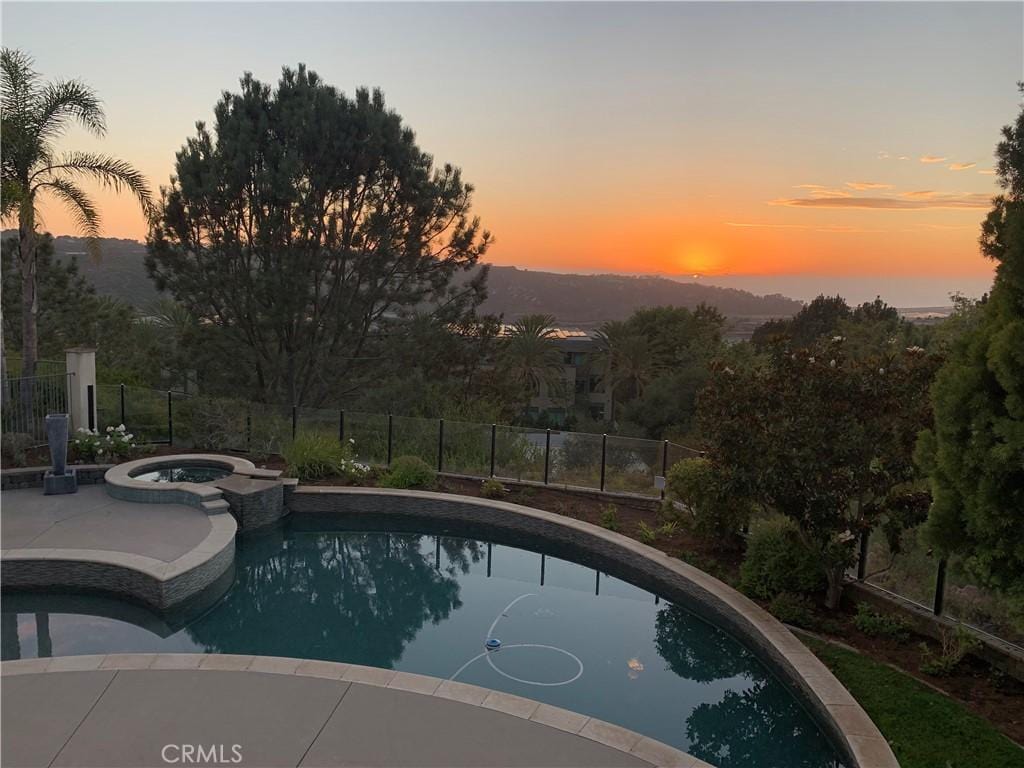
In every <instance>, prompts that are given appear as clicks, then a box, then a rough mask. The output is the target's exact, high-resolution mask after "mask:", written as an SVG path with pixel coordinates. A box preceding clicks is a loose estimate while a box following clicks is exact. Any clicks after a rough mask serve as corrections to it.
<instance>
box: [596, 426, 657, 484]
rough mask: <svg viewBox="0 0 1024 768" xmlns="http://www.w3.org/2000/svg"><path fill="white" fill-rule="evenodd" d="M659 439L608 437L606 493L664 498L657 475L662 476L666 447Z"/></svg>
mask: <svg viewBox="0 0 1024 768" xmlns="http://www.w3.org/2000/svg"><path fill="white" fill-rule="evenodd" d="M663 445H664V444H663V443H659V442H657V441H656V440H644V439H641V438H635V437H616V436H615V435H609V436H608V447H607V451H606V456H605V483H604V488H605V490H606V491H619V492H621V493H636V494H640V495H642V496H660V495H661V491H660V490H659V489H657V488H655V487H654V476H655V475H660V474H661V460H662V446H663Z"/></svg>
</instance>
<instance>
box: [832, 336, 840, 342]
mask: <svg viewBox="0 0 1024 768" xmlns="http://www.w3.org/2000/svg"><path fill="white" fill-rule="evenodd" d="M842 340H843V337H842V336H833V337H832V341H836V342H839V341H842Z"/></svg>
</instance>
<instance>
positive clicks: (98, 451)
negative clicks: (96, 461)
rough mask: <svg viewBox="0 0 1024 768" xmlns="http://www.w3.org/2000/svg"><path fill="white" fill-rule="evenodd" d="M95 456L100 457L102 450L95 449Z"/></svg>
mask: <svg viewBox="0 0 1024 768" xmlns="http://www.w3.org/2000/svg"><path fill="white" fill-rule="evenodd" d="M96 455H97V456H102V455H103V449H102V448H97V449H96Z"/></svg>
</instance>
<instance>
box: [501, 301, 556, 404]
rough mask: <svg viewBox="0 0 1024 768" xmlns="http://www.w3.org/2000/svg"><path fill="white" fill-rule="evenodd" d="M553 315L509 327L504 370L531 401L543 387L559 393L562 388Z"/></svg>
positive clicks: (522, 320) (524, 319) (529, 317)
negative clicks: (559, 388)
mask: <svg viewBox="0 0 1024 768" xmlns="http://www.w3.org/2000/svg"><path fill="white" fill-rule="evenodd" d="M554 322H555V318H554V317H553V316H552V315H524V316H523V317H521V318H519V320H517V321H516V322H515V323H514V324H513V325H512V326H510V327H509V329H508V332H507V334H506V337H505V345H504V350H503V355H502V357H503V364H504V365H503V367H504V370H505V371H506V372H507V373H508V375H509V377H510V378H511V379H512V381H513V382H515V383H516V384H518V385H519V386H520V387H521V388H522V390H523V392H524V393H525V396H526V403H525V405H524V407H525V406H528V405H529V402H530V398H531V397H533V396H534V395H537V394H539V393H540V389H541V385H545V386H547V388H548V389H557V388H558V387H559V386H561V384H562V380H563V379H562V376H563V368H562V356H561V353H560V352H559V351H558V347H557V346H555V330H554V328H553V327H552V326H553V325H554Z"/></svg>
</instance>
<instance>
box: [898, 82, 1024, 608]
mask: <svg viewBox="0 0 1024 768" xmlns="http://www.w3.org/2000/svg"><path fill="white" fill-rule="evenodd" d="M1019 87H1020V89H1021V93H1022V94H1024V83H1021V84H1020V86H1019ZM996 161H997V162H996V172H997V174H998V179H999V185H1000V187H1002V189H1003V190H1005V191H1004V193H1003V194H1002V195H1000V196H999V197H997V198H995V199H994V200H993V207H992V211H991V212H990V213H989V214H988V217H987V218H986V219H985V222H984V224H982V229H981V238H980V242H981V250H982V253H984V254H985V256H987V257H988V258H990V259H993V260H994V261H996V262H997V267H996V277H995V282H994V284H993V286H992V291H991V293H990V294H989V296H988V298H987V300H986V301H984V302H983V303H982V304H981V305H980V306H979V307H978V308H977V310H976V311H977V312H978V313H979V317H978V318H977V322H976V323H974V324H973V325H972V326H971V327H969V329H968V330H967V331H966V332H964V333H963V334H962V335H961V336H960V338H959V339H958V340H957V341H956V342H955V343H954V345H953V348H952V350H951V353H950V356H949V359H948V361H947V362H946V364H945V365H944V366H943V368H942V369H941V371H940V372H939V375H938V377H937V378H936V381H935V385H934V387H933V389H932V397H933V399H934V405H935V426H934V430H933V431H930V432H925V433H923V434H922V435H921V439H920V442H919V445H918V457H919V460H920V461H921V463H922V465H923V466H924V467H925V469H926V470H927V471H928V472H929V475H930V477H931V486H932V495H933V499H934V500H933V503H932V507H931V510H930V512H929V518H928V524H927V529H926V530H927V535H928V537H929V540H930V541H931V542H932V543H933V544H934V545H935V546H936V547H937V548H938V549H939V550H940V551H941V552H942V553H943V554H953V553H958V554H960V555H962V556H963V565H964V568H965V570H966V571H967V573H968V574H969V575H971V576H972V577H973V578H975V579H977V580H978V582H979V583H980V584H982V585H984V586H987V587H989V588H992V589H996V590H999V591H1001V592H1003V593H1005V594H1008V595H1011V596H1015V597H1017V598H1019V599H1021V600H1024V107H1022V110H1021V112H1020V114H1019V115H1018V116H1017V120H1016V123H1015V124H1013V125H1008V126H1006V127H1005V128H1003V139H1002V141H1001V142H1000V143H999V145H998V146H997V148H996Z"/></svg>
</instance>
